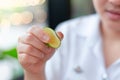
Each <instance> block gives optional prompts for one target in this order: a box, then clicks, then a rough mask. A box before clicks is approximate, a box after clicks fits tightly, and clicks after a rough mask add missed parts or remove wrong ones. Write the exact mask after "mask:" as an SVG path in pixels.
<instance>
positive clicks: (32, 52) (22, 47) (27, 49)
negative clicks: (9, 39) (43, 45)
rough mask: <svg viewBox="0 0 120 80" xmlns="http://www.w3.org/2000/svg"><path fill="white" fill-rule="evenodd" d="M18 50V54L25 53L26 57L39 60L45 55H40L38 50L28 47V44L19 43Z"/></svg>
mask: <svg viewBox="0 0 120 80" xmlns="http://www.w3.org/2000/svg"><path fill="white" fill-rule="evenodd" d="M18 48H19V50H18V52H19V53H20V54H21V53H26V54H28V55H31V56H34V57H36V58H39V59H42V58H44V56H45V54H44V53H42V52H41V51H40V50H38V49H36V48H34V47H33V46H31V45H28V44H23V43H19V46H18Z"/></svg>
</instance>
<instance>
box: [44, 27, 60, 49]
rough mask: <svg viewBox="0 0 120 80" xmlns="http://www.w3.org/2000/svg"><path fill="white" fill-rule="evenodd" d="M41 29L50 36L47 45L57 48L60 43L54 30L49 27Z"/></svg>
mask: <svg viewBox="0 0 120 80" xmlns="http://www.w3.org/2000/svg"><path fill="white" fill-rule="evenodd" d="M43 30H44V32H45V33H47V34H48V35H49V37H50V39H49V41H48V43H47V45H48V46H50V47H52V48H58V47H59V46H60V44H61V41H60V39H59V37H58V36H57V34H56V32H55V31H54V30H53V29H51V28H49V27H45V28H43Z"/></svg>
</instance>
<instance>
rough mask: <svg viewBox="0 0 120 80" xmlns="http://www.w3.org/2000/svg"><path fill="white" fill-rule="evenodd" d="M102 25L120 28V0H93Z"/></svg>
mask: <svg viewBox="0 0 120 80" xmlns="http://www.w3.org/2000/svg"><path fill="white" fill-rule="evenodd" d="M93 4H94V7H95V9H96V11H97V13H98V14H99V15H100V17H101V22H102V25H103V26H104V27H109V28H111V27H112V29H113V28H114V29H117V30H118V29H119V30H120V0H93Z"/></svg>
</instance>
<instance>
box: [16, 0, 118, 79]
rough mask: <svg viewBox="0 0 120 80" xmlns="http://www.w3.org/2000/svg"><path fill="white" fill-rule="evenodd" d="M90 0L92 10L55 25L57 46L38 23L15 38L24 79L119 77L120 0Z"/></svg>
mask: <svg viewBox="0 0 120 80" xmlns="http://www.w3.org/2000/svg"><path fill="white" fill-rule="evenodd" d="M92 1H93V4H94V7H95V10H96V14H92V15H88V16H87V15H86V16H83V17H78V18H75V19H71V20H68V21H65V22H63V23H61V24H59V25H58V27H57V28H56V31H57V35H58V36H59V38H60V39H61V46H60V48H58V49H54V48H51V47H48V46H47V45H45V44H46V43H47V42H48V41H49V39H50V37H49V36H48V35H47V34H46V33H45V32H44V31H43V29H42V28H39V27H32V28H30V29H29V30H28V31H27V33H26V34H25V35H23V36H21V37H20V38H19V41H18V47H17V50H18V59H19V62H20V64H21V65H22V67H23V69H24V75H25V80H120V0H92Z"/></svg>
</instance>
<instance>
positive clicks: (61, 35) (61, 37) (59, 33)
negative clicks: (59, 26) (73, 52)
mask: <svg viewBox="0 0 120 80" xmlns="http://www.w3.org/2000/svg"><path fill="white" fill-rule="evenodd" d="M57 35H58V37H59V38H60V40H62V39H63V37H64V35H63V33H62V32H57Z"/></svg>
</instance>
